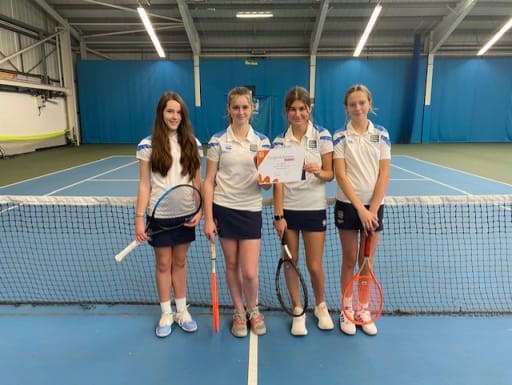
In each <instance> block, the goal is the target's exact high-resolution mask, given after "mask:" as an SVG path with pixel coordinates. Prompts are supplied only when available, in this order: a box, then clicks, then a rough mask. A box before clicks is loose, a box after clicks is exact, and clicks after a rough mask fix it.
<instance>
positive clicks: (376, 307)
mask: <svg viewBox="0 0 512 385" xmlns="http://www.w3.org/2000/svg"><path fill="white" fill-rule="evenodd" d="M371 239H372V235H371V234H368V235H367V236H366V240H365V243H364V258H363V263H362V264H361V266H360V268H359V271H358V272H357V273H356V274H355V275H354V276H353V277H352V278H351V279H350V281H349V282H348V284H347V285H346V286H345V289H344V290H343V296H342V297H343V299H342V304H341V307H342V309H343V314H344V316H345V317H346V318H347V319H348V320H349V321H351V322H353V323H354V324H356V325H359V326H363V325H367V324H369V323H372V322H375V321H376V320H377V319H378V318H379V317H380V315H381V314H382V308H383V307H384V294H383V292H382V287H381V286H380V283H379V281H378V280H377V278H376V277H375V275H374V274H373V269H372V266H371V264H370V244H371ZM348 298H350V299H351V302H352V303H346V302H345V301H348ZM351 309H353V310H354V311H353V312H352V311H349V310H351Z"/></svg>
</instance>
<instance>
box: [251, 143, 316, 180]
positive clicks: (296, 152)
mask: <svg viewBox="0 0 512 385" xmlns="http://www.w3.org/2000/svg"><path fill="white" fill-rule="evenodd" d="M305 156H306V153H305V150H304V147H299V146H293V147H276V148H273V149H271V150H261V151H258V153H257V155H256V159H257V164H258V183H259V184H265V183H280V182H282V183H286V182H297V181H300V180H302V179H303V178H302V174H303V168H304V158H305Z"/></svg>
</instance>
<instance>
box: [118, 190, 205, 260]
mask: <svg viewBox="0 0 512 385" xmlns="http://www.w3.org/2000/svg"><path fill="white" fill-rule="evenodd" d="M202 205H203V199H202V197H201V192H200V191H199V189H197V188H196V187H194V186H192V185H190V184H178V185H176V186H174V187H172V188H170V189H168V190H167V191H165V192H164V193H163V194H162V195H161V196H160V198H158V200H157V201H156V202H155V205H154V207H153V211H152V212H151V215H150V216H149V217H148V218H147V222H146V234H147V235H148V237H150V238H151V237H152V236H154V235H156V234H160V233H163V232H164V231H171V230H175V229H177V228H179V227H181V226H183V225H184V224H185V223H187V222H188V221H190V220H191V219H192V218H193V217H194V215H196V214H197V213H198V212H199V210H201V207H202ZM159 218H166V219H167V218H176V221H175V222H176V224H174V225H172V226H168V227H166V226H160V225H158V219H159ZM140 243H141V242H137V241H136V240H134V241H133V242H131V243H130V244H129V245H128V246H126V247H125V248H124V249H123V250H122V251H121V252H119V253H118V254H117V255H116V256H115V260H116V261H117V262H121V261H122V260H123V259H124V257H126V256H127V255H128V254H129V253H131V252H132V251H133V250H134V249H135V248H136V247H137V246H139V245H140Z"/></svg>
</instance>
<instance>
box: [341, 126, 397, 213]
mask: <svg viewBox="0 0 512 385" xmlns="http://www.w3.org/2000/svg"><path fill="white" fill-rule="evenodd" d="M333 141H334V156H333V158H334V159H345V167H346V172H347V176H348V178H349V179H350V182H351V183H352V186H353V187H354V191H355V193H356V195H357V196H358V197H359V199H360V200H361V202H362V203H363V204H365V205H368V204H370V201H371V199H372V196H373V191H374V189H375V184H376V183H377V178H378V176H379V162H380V160H382V159H391V140H390V138H389V133H388V131H387V130H386V129H385V128H384V127H382V126H378V125H374V124H373V123H372V122H369V125H368V130H367V131H366V132H365V133H364V134H362V135H360V134H358V133H357V132H356V131H355V130H354V128H353V127H352V124H351V123H350V122H349V123H348V124H347V125H346V126H345V127H343V128H340V129H339V130H338V131H336V132H335V133H334V135H333ZM336 199H338V200H339V201H342V202H348V203H350V200H349V199H348V198H347V197H346V196H345V194H344V193H343V191H342V190H341V188H340V187H339V186H338V190H337V192H336Z"/></svg>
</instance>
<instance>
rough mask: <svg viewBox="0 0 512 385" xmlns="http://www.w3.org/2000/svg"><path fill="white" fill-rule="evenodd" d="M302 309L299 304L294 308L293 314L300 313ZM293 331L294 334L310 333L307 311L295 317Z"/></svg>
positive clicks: (303, 334)
mask: <svg viewBox="0 0 512 385" xmlns="http://www.w3.org/2000/svg"><path fill="white" fill-rule="evenodd" d="M302 311H303V310H302V308H301V307H298V306H297V307H295V308H294V309H293V314H300V313H302ZM291 333H292V335H294V336H305V335H307V334H308V329H306V313H304V314H302V315H301V316H298V317H293V320H292V330H291Z"/></svg>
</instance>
